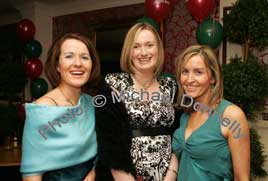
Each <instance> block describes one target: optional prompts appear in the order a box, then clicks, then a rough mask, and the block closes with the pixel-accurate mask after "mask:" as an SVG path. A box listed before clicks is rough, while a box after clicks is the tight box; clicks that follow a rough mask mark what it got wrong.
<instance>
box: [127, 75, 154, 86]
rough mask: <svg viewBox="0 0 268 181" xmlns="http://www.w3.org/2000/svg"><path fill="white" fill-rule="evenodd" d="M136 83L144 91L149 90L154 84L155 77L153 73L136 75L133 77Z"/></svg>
mask: <svg viewBox="0 0 268 181" xmlns="http://www.w3.org/2000/svg"><path fill="white" fill-rule="evenodd" d="M132 76H133V77H134V80H135V81H136V83H138V84H139V85H140V86H141V87H142V88H143V89H145V90H146V89H148V88H149V87H150V86H151V85H152V84H153V82H154V79H155V75H154V74H152V73H139V72H138V73H135V74H134V75H132Z"/></svg>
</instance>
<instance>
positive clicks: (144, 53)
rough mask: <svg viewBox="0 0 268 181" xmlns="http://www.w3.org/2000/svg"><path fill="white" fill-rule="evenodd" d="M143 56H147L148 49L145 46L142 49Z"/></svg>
mask: <svg viewBox="0 0 268 181" xmlns="http://www.w3.org/2000/svg"><path fill="white" fill-rule="evenodd" d="M141 55H147V49H146V47H144V46H142V47H141Z"/></svg>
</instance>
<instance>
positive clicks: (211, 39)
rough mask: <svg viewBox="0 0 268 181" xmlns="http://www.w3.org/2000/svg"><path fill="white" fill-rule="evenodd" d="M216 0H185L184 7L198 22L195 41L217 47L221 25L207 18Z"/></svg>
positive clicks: (221, 31) (219, 40)
mask: <svg viewBox="0 0 268 181" xmlns="http://www.w3.org/2000/svg"><path fill="white" fill-rule="evenodd" d="M218 3H219V2H218V1H217V0H186V7H187V9H188V10H189V11H190V13H191V15H192V16H193V17H194V18H195V19H196V21H197V22H198V23H199V25H198V27H197V30H196V39H197V42H198V43H199V44H201V45H208V46H210V47H211V48H217V47H218V46H219V45H220V43H221V41H222V38H223V28H222V25H221V24H220V23H219V22H218V21H217V20H215V19H212V18H208V17H209V15H210V14H211V13H212V11H213V9H214V8H215V6H216V4H218Z"/></svg>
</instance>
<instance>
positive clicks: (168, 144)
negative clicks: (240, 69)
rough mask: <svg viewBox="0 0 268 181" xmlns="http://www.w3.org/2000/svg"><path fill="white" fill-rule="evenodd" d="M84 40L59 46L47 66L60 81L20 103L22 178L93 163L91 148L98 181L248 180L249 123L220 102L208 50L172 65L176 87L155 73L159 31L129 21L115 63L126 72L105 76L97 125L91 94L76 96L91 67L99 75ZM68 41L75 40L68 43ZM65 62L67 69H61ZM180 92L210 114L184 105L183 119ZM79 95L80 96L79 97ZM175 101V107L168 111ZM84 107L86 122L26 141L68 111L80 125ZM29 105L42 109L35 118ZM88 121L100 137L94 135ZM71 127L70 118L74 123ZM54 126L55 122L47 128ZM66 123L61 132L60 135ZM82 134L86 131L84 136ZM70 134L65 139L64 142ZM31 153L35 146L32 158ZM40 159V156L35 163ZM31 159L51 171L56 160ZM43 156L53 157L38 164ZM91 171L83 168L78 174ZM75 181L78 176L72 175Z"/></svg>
mask: <svg viewBox="0 0 268 181" xmlns="http://www.w3.org/2000/svg"><path fill="white" fill-rule="evenodd" d="M69 41H78V44H79V43H80V44H81V45H80V47H79V46H77V47H76V48H74V49H72V50H71V51H67V53H66V52H65V49H64V47H65V46H64V45H66V44H67V43H68V42H69ZM66 42H67V43H66ZM81 42H82V43H81ZM83 43H84V42H83V41H81V40H73V39H72V38H70V39H69V40H65V43H64V41H63V42H62V43H61V44H58V49H59V52H58V57H57V58H58V59H56V60H57V61H55V62H54V67H56V68H54V69H51V68H49V67H48V69H49V70H50V71H52V72H53V71H54V72H55V73H57V74H58V75H60V77H59V76H58V81H59V82H60V83H59V84H58V88H56V89H54V90H52V91H51V92H50V93H48V94H47V95H45V96H43V97H42V98H40V99H39V100H37V101H36V103H32V104H33V105H28V106H26V108H27V109H29V111H28V112H27V120H26V125H25V130H24V142H23V148H24V149H23V150H24V155H23V165H22V172H23V173H27V174H28V173H29V174H32V173H35V172H37V173H38V175H39V176H40V175H42V174H43V176H44V175H46V173H47V172H48V173H49V172H50V171H51V170H55V169H63V170H64V169H65V168H68V167H69V166H73V165H77V164H78V165H80V164H84V163H85V162H86V161H87V160H90V163H91V164H92V160H94V157H95V155H96V149H97V162H96V164H95V172H96V178H95V179H96V180H101V181H107V180H119V181H121V180H122V181H128V180H129V181H131V180H133V181H134V180H146V181H162V180H163V181H172V180H173V181H174V180H176V179H177V180H186V181H187V180H189V181H192V180H204V181H205V180H206V181H207V180H212V181H214V180H232V179H233V178H234V179H235V180H249V131H248V125H247V121H246V118H245V116H244V114H243V112H242V110H241V109H240V108H238V107H237V106H235V105H233V104H231V103H230V102H228V101H226V100H224V99H223V93H222V92H223V87H222V77H221V70H220V64H219V62H218V60H217V59H216V57H215V55H214V53H213V51H212V50H211V49H210V48H208V47H206V46H199V45H198V46H191V47H189V48H188V49H186V50H185V51H184V52H183V53H182V54H181V56H180V57H179V58H177V60H176V65H177V67H176V72H177V80H178V82H176V81H175V80H173V79H172V78H169V77H162V76H160V72H161V71H162V67H163V64H164V50H163V45H162V41H161V39H160V37H159V35H158V32H157V31H156V30H155V29H154V28H153V27H152V26H150V25H149V24H146V23H137V24H135V25H134V26H132V27H131V29H130V30H129V31H128V33H127V35H126V38H125V42H124V45H123V49H122V54H121V61H120V64H121V69H122V71H123V73H112V74H108V75H107V76H106V77H105V80H104V81H103V82H102V84H101V85H100V86H99V88H100V91H99V93H98V94H99V95H103V96H104V97H105V99H106V104H105V105H104V106H102V107H96V108H95V117H96V119H94V118H95V117H94V108H93V106H92V105H91V101H92V100H91V97H90V96H86V95H84V94H81V91H82V86H83V85H84V84H86V82H88V80H90V81H93V80H95V79H94V78H92V76H93V75H97V73H96V74H94V71H96V72H98V71H99V62H98V58H93V57H97V56H95V55H96V54H95V51H92V49H89V48H86V47H88V46H85V45H87V44H83ZM74 45H75V43H73V42H72V43H70V44H68V46H67V45H66V46H67V47H75V46H74ZM82 50H85V52H86V53H84V52H81V51H82ZM93 50H94V49H93ZM68 52H69V53H68ZM70 52H71V53H70ZM77 52H79V53H77ZM63 57H64V58H63ZM71 57H73V59H72V58H71ZM69 58H70V59H69ZM87 62H88V63H87ZM87 64H89V65H87ZM67 65H70V67H74V68H70V69H68V66H67ZM71 65H72V66H71ZM93 65H95V66H93ZM77 67H79V68H77ZM81 67H83V68H81ZM65 70H66V71H65ZM93 77H94V76H93ZM70 80H73V81H70ZM82 80H83V81H82ZM79 81H80V82H79ZM90 81H89V82H90ZM78 82H79V83H78ZM177 84H178V86H177ZM56 85H57V84H56ZM177 94H178V100H177V99H176V97H177V96H175V95H177ZM183 94H186V95H187V96H188V97H189V96H191V97H192V98H193V100H194V101H195V102H199V103H202V104H203V105H206V106H209V107H210V108H211V112H207V111H203V112H198V111H195V109H194V107H190V108H189V107H188V108H187V109H185V110H184V111H185V113H183V115H182V116H181V113H182V111H177V109H178V108H181V106H180V103H181V101H182V97H183ZM79 97H80V98H79ZM81 97H87V99H85V101H82V98H81ZM83 100H84V99H83ZM175 100H177V103H178V104H177V106H174V105H175V102H173V101H175ZM82 103H84V104H85V106H87V108H85V109H84V108H81V110H83V113H85V114H88V115H87V116H88V118H87V119H86V118H84V117H83V118H81V119H83V120H84V122H83V123H82V121H81V124H79V121H73V122H75V123H76V124H77V125H72V124H71V123H69V124H65V125H62V127H60V128H59V129H58V130H57V131H54V130H52V131H51V130H47V129H49V128H47V127H46V129H45V128H44V130H43V132H45V133H46V136H47V140H48V139H49V137H51V138H50V141H47V140H46V141H47V142H46V141H43V142H41V141H40V140H37V141H36V142H32V141H33V140H35V139H33V138H32V137H31V135H29V133H28V132H30V130H35V129H37V130H38V129H39V128H40V126H42V125H43V124H44V123H46V122H48V121H53V120H61V117H64V116H65V117H66V112H68V113H69V114H68V115H69V116H72V118H73V119H74V120H75V119H78V117H80V116H82V113H81V115H80V114H79V113H80V112H82V111H80V112H79V111H78V110H75V109H76V108H77V107H80V104H81V105H82ZM39 104H40V105H39ZM43 104H46V105H45V106H44V105H43ZM56 105H59V106H56ZM200 105H201V104H200ZM31 106H32V107H41V108H42V109H43V110H38V111H39V112H38V113H37V112H33V111H32V110H30V109H31V108H30V107H31ZM68 106H69V107H68ZM50 109H57V111H55V110H51V111H52V112H53V111H54V112H53V113H50V112H49V111H50ZM58 109H59V110H58ZM87 111H88V112H87ZM44 112H47V113H48V114H45V113H44ZM55 112H56V113H57V114H56V113H55ZM70 113H74V114H70ZM52 115H53V116H52ZM63 115H64V116H63ZM92 115H93V116H92ZM92 117H94V118H92ZM180 117H181V118H180ZM52 119H53V120H52ZM31 120H32V121H31ZM62 120H63V119H62ZM95 120H96V135H97V140H96V139H95V132H94V131H93V130H92V129H94V123H95ZM39 121H41V123H39ZM234 121H236V122H237V123H239V125H240V127H239V129H238V128H237V129H238V130H240V131H239V137H238V136H237V134H238V133H237V132H234V131H233V129H229V127H228V126H229V125H231V123H233V122H234ZM35 122H38V124H37V123H35ZM69 122H72V121H71V119H70V121H69ZM57 123H58V122H55V121H53V124H52V125H55V124H57ZM75 123H74V124H75ZM82 124H83V125H82ZM89 124H90V126H88V127H87V125H89ZM29 125H30V126H29ZM32 125H34V126H33V127H32ZM179 125H180V126H179ZM67 126H68V130H66V131H64V130H63V129H64V127H66V128H65V129H67ZM74 126H76V127H74ZM48 127H49V126H48ZM70 129H72V130H70ZM81 129H83V130H84V131H83V132H81ZM176 129H177V130H176ZM86 130H87V131H88V132H90V133H91V134H90V135H88V137H86V136H85V135H80V136H78V133H80V134H81V133H85V132H86V133H88V132H87V131H86ZM90 130H91V131H90ZM174 130H176V131H175V133H174ZM53 131H54V132H53ZM173 133H174V136H173V141H172V135H173ZM35 134H36V133H35ZM88 134H89V133H88ZM35 136H39V137H38V138H36V139H42V136H41V137H40V135H38V134H37V135H35ZM74 136H75V137H74ZM69 137H71V141H68V140H69ZM96 141H97V142H96ZM37 142H38V144H39V145H38V146H37V145H36V144H37ZM172 142H173V143H172ZM74 143H75V144H74ZM77 143H81V144H77ZM96 143H97V144H98V146H97V148H96ZM40 145H41V146H42V147H41V146H40ZM36 147H39V148H42V150H40V149H37V151H36V152H32V151H31V150H32V149H33V148H35V149H36ZM59 149H60V151H59ZM46 152H48V154H47V153H46ZM43 153H44V154H43ZM41 154H42V158H43V159H39V158H38V157H40V155H41ZM46 154H47V155H46ZM53 154H54V155H53ZM30 155H34V156H33V157H32V156H30ZM51 155H53V156H52V157H51ZM82 155H87V156H82ZM33 158H34V159H33ZM36 158H38V159H37V160H36V163H37V162H39V161H38V160H41V162H39V165H48V166H49V165H54V162H57V164H56V165H57V166H56V167H55V166H52V167H51V166H49V167H48V168H47V167H45V168H43V167H42V166H41V167H42V168H40V169H37V170H36V168H39V166H36V164H34V162H35V161H33V160H35V159H36ZM55 158H59V159H55ZM46 159H48V160H50V159H51V161H49V162H45V161H44V160H46ZM45 163H46V164H45ZM67 163H68V164H67ZM86 163H87V162H86ZM28 167H29V168H31V169H28ZM86 167H87V166H86ZM91 167H92V166H90V167H88V168H89V169H87V170H85V171H84V172H83V174H82V175H83V177H85V175H86V174H85V173H86V172H89V171H90V170H91ZM78 170H82V169H78ZM73 172H76V171H74V170H73ZM177 174H178V175H177ZM89 175H90V176H88V177H87V178H86V179H88V180H90V179H91V175H94V174H92V172H91V173H90V174H89ZM26 178H30V177H25V180H26ZM54 180H55V179H54ZM56 180H67V179H66V178H65V179H59V178H58V179H56ZM72 180H79V179H75V177H74V179H72Z"/></svg>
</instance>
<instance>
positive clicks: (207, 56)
mask: <svg viewBox="0 0 268 181" xmlns="http://www.w3.org/2000/svg"><path fill="white" fill-rule="evenodd" d="M195 55H199V56H200V57H201V58H202V59H203V60H204V63H205V65H206V67H207V68H209V70H210V71H211V74H212V76H213V78H214V80H215V82H214V84H213V88H212V89H211V90H212V96H211V97H210V99H209V102H208V104H209V105H210V106H213V105H215V104H216V103H218V101H219V100H220V99H222V98H223V80H222V72H221V66H220V63H219V60H218V59H217V57H216V55H215V53H214V51H213V50H212V49H211V48H209V47H208V46H205V45H192V46H190V47H188V48H186V49H185V50H184V51H183V52H182V53H181V54H180V55H179V56H178V57H177V58H176V60H175V67H176V77H177V80H178V99H177V104H179V103H180V102H181V99H182V96H183V93H184V90H183V88H182V85H181V83H180V76H181V71H182V68H183V66H184V65H185V63H186V62H187V61H188V60H189V59H190V58H191V57H193V56H195Z"/></svg>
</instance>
